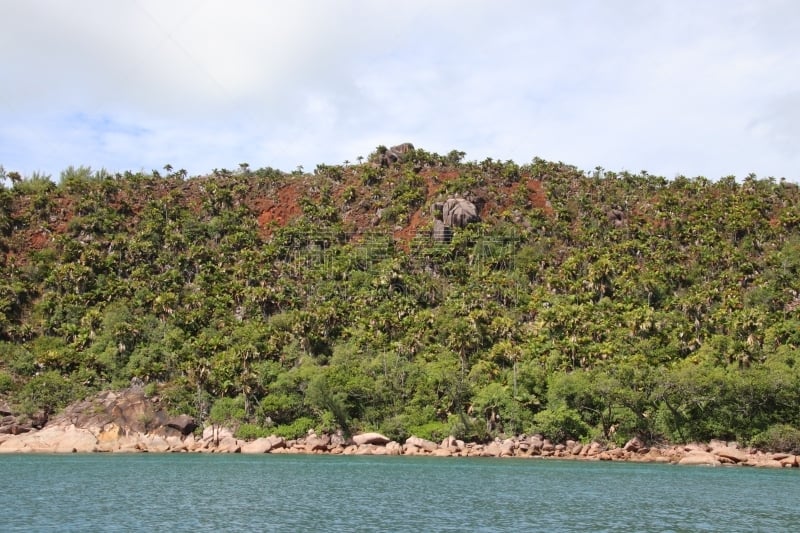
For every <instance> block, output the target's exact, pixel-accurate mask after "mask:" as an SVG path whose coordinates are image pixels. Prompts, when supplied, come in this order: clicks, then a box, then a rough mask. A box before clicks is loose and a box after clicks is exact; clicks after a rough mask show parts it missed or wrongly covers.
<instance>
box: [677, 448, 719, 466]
mask: <svg viewBox="0 0 800 533" xmlns="http://www.w3.org/2000/svg"><path fill="white" fill-rule="evenodd" d="M678 464H679V465H692V466H698V465H702V466H719V465H721V464H722V463H720V461H719V458H717V456H716V455H714V454H713V453H710V452H704V451H700V450H692V451H690V452H689V453H688V454H687V455H686V456H685V457H683V458H682V459H681V460H680V461H678Z"/></svg>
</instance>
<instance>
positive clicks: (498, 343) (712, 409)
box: [0, 144, 800, 466]
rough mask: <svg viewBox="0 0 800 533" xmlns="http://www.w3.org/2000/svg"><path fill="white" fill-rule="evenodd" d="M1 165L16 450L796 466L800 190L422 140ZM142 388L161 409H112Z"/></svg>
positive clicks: (7, 404)
mask: <svg viewBox="0 0 800 533" xmlns="http://www.w3.org/2000/svg"><path fill="white" fill-rule="evenodd" d="M6 177H7V178H10V180H11V182H12V184H11V185H9V186H4V187H3V188H2V189H0V252H2V260H1V261H0V268H1V269H2V276H0V411H2V414H0V451H3V450H6V451H8V450H11V449H14V448H15V447H16V448H19V449H25V450H29V451H30V450H34V449H39V450H40V451H41V450H44V449H45V448H46V449H47V450H50V451H55V448H52V447H49V446H50V445H49V444H48V445H42V443H43V442H51V443H52V442H53V441H52V440H50V441H48V440H47V439H49V438H51V437H52V435H54V434H57V433H58V432H61V433H62V434H61V435H60V437H59V438H61V439H62V440H61V441H60V442H61V443H62V444H63V446H61V448H58V449H59V450H60V451H72V450H79V449H80V450H86V449H87V447H89V449H97V450H109V451H110V450H114V451H120V450H123V449H126V450H127V449H142V450H144V449H148V450H150V451H165V450H167V449H169V450H180V449H185V450H190V449H191V450H194V449H196V448H197V447H201V448H203V449H207V450H210V449H218V450H221V449H222V448H219V447H220V446H227V445H228V444H230V445H231V446H233V448H232V450H233V451H235V449H236V448H237V447H238V449H240V450H241V451H244V450H245V448H244V446H245V444H244V443H245V442H248V443H250V445H252V446H255V445H254V444H253V443H256V442H258V443H259V445H260V446H266V444H265V442H266V441H267V440H269V441H270V443H271V444H269V447H270V450H280V449H292V450H294V449H295V446H297V447H298V448H297V449H302V450H303V451H316V450H319V449H321V448H320V446H325V447H326V450H327V451H333V450H339V451H341V452H342V453H344V451H345V450H348V449H349V450H350V451H351V452H354V451H355V450H358V449H372V448H362V447H369V446H372V447H374V449H379V450H382V451H379V452H377V453H383V452H385V451H388V450H391V449H397V446H400V448H401V450H402V453H414V452H413V451H411V452H409V451H408V450H413V449H425V446H427V447H429V448H430V447H431V446H430V445H429V444H425V443H434V444H435V446H436V449H435V450H434V449H431V450H428V451H426V452H425V453H433V452H434V451H436V450H441V449H447V450H448V451H449V452H450V453H451V454H461V455H470V454H482V453H484V451H485V450H487V449H490V448H491V447H492V446H494V447H495V448H491V449H492V450H495V451H497V450H500V449H501V448H503V447H505V448H504V449H506V450H508V449H509V447H511V448H510V449H513V454H514V455H517V454H526V453H528V454H534V451H536V450H538V453H539V455H543V452H544V454H549V453H550V452H552V454H551V455H556V454H558V455H562V456H566V455H575V456H581V454H583V455H585V456H589V455H590V454H591V456H592V457H595V456H597V457H599V455H600V454H601V453H609V454H611V453H612V452H613V454H617V455H620V456H625V454H628V456H630V457H634V456H636V457H638V456H646V455H647V454H650V455H655V454H656V452H654V451H653V450H662V451H659V452H657V453H658V454H659V455H660V456H665V454H666V456H667V457H668V460H673V459H671V458H669V457H675V454H672V455H670V453H671V452H669V453H667V452H663V450H666V449H667V448H663V446H666V445H675V446H673V447H672V448H669V449H674V450H678V451H676V452H675V453H676V454H678V455H681V454H685V453H688V452H687V447H686V446H683V444H684V443H691V442H705V443H709V444H710V443H715V444H714V446H710V445H703V446H702V447H700V448H702V450H700V451H697V453H701V452H703V453H712V454H713V453H714V452H713V450H719V449H722V448H724V450H723V452H724V453H725V454H727V456H726V455H720V454H719V453H717V454H716V455H715V457H716V459H714V460H716V461H720V462H725V461H731V462H738V463H748V462H749V461H750V459H749V458H748V457H749V455H747V454H750V455H753V454H755V453H756V450H764V451H769V452H772V453H773V455H771V456H769V457H768V459H769V460H773V461H777V462H781V461H782V462H783V463H782V464H784V465H789V466H793V465H796V464H797V462H796V460H795V458H794V455H793V454H797V453H798V452H800V429H798V428H800V366H799V365H798V364H797V363H798V360H797V359H798V346H800V327H798V326H800V315H799V314H798V313H800V310H799V309H798V308H800V276H798V272H799V271H800V227H799V225H800V202H799V201H798V200H800V191H799V190H798V186H797V184H795V183H791V182H787V181H785V180H775V179H773V178H758V177H757V176H754V175H750V176H746V177H740V178H739V179H735V178H734V177H721V178H715V179H713V180H712V179H706V178H702V177H693V178H686V177H682V176H679V177H676V178H673V179H665V178H663V177H660V176H652V175H650V174H648V173H646V172H640V173H636V174H633V173H629V172H611V171H606V170H604V169H602V168H597V169H594V170H592V171H588V172H587V171H581V170H579V169H577V168H575V167H573V166H570V165H567V164H563V163H553V162H548V161H544V160H541V159H538V158H534V159H533V160H532V161H531V162H530V163H527V164H517V163H515V162H513V161H495V160H492V159H486V160H484V161H480V162H478V161H464V153H463V152H459V151H457V150H453V151H451V152H450V153H448V154H446V155H439V154H435V153H430V152H426V151H425V150H422V149H420V148H415V147H413V146H411V145H409V144H406V145H400V146H398V147H393V148H386V147H378V149H377V150H376V151H375V152H374V153H372V154H371V155H370V156H369V157H368V158H366V159H362V158H358V159H357V160H356V161H355V162H345V163H343V164H341V165H324V164H320V165H318V166H317V168H316V169H314V170H313V172H306V171H305V170H304V169H302V168H298V169H296V170H295V171H294V172H282V171H279V170H275V169H272V168H260V169H251V168H250V167H249V166H248V165H246V164H242V165H240V168H238V169H236V170H234V171H229V170H225V169H222V170H215V171H214V172H213V173H211V174H209V175H206V176H197V177H188V176H186V172H184V171H182V170H177V171H176V170H174V169H173V168H171V167H170V166H169V165H167V166H166V167H165V168H164V169H163V171H158V172H157V171H153V172H151V173H144V172H139V173H132V172H126V173H124V174H114V175H111V174H108V173H106V172H103V171H99V172H93V171H91V170H90V169H87V168H82V167H81V168H69V169H67V170H65V171H64V172H63V173H62V175H61V176H60V178H59V179H58V180H56V181H54V180H52V179H50V177H48V176H41V175H32V176H20V175H19V174H16V173H13V172H8V173H6ZM6 183H8V181H6ZM132 394H133V395H139V396H140V397H141V399H140V400H137V401H141V402H144V403H142V405H145V404H146V405H151V404H152V405H153V406H154V407H149V408H147V409H144V408H143V409H141V410H140V411H135V410H134V411H132V413H134V414H131V415H130V416H128V415H126V416H125V417H122V418H120V409H121V408H119V409H117V410H115V406H116V407H119V405H120V402H122V404H124V403H125V401H127V400H125V401H122V400H124V399H125V398H130V397H131V395H132ZM139 396H137V397H139ZM131 401H132V400H131ZM86 402H89V403H88V404H87V403H86ZM128 403H131V402H128ZM133 403H135V402H133ZM81 406H83V407H81ZM87 406H88V407H87ZM81 409H83V411H81ZM86 409H88V410H89V412H87V411H86ZM122 412H127V411H125V410H124V409H122ZM203 428H205V430H204V429H203ZM220 428H226V429H220ZM228 430H230V431H228ZM67 434H69V435H72V437H67V436H66V435H67ZM78 434H80V435H81V436H80V437H76V435H78ZM86 434H88V435H90V437H86ZM204 434H205V436H204ZM48 435H50V436H51V437H48ZM364 435H377V437H374V438H375V439H377V441H374V442H373V438H372V437H370V438H369V439H368V440H369V442H362V443H359V441H358V439H361V440H364V439H367V437H364ZM145 436H146V437H145ZM68 438H80V439H84V438H85V441H81V442H83V444H80V445H79V443H78V442H77V441H73V442H72V444H68V443H67V442H68ZM156 438H158V439H162V440H158V441H154V440H152V439H156ZM147 439H151V440H147ZM225 439H229V440H228V441H226V440H225ZM309 439H310V442H309ZM314 439H319V440H320V441H322V442H325V441H326V440H327V442H326V443H325V444H319V442H318V441H317V440H314ZM715 439H717V440H715ZM90 440H91V442H89V441H90ZM232 441H235V442H233V444H231V442H232ZM378 441H381V443H378ZM734 441H735V443H736V444H732V443H733V442H734ZM226 442H227V444H223V443H226ZM281 442H282V443H283V445H281V444H278V443H281ZM24 443H27V444H24ZM148 443H150V444H148ZM165 443H166V444H165ZM198 443H202V444H198ZM236 443H238V444H236ZM391 443H397V444H396V445H395V444H391ZM415 443H416V444H415ZM459 443H462V444H459ZM590 443H594V444H590ZM721 443H724V445H722V444H721ZM151 444H152V446H151ZM390 444H391V445H390ZM417 444H420V446H417ZM423 444H424V446H422V445H423ZM540 445H541V446H540ZM165 446H166V447H165ZM352 446H355V448H352ZM37 447H38V448H37ZM300 447H302V448H300ZM309 447H310V448H309ZM559 447H560V448H559ZM579 447H580V449H579ZM551 448H552V449H551ZM692 449H694V448H692ZM454 450H455V451H454ZM476 450H480V452H476ZM576 450H577V453H576ZM584 450H585V451H584ZM614 450H621V451H619V452H617V451H614ZM643 450H647V451H646V452H643ZM680 450H683V452H681V451H680ZM731 450H733V451H731ZM22 451H24V450H22ZM473 452H474V453H473ZM751 452H752V453H751ZM436 453H439V454H445V452H441V451H437V452H436ZM486 453H488V454H495V452H494V451H492V452H486ZM503 453H505V452H502V451H497V453H496V455H502V454H503ZM734 454H737V455H736V456H735V457H734ZM742 454H745V455H747V457H745V455H742ZM681 456H682V455H681ZM728 456H730V457H728ZM736 457H738V459H737V458H736ZM612 458H615V457H614V456H613V455H612ZM706 459H707V460H708V461H711V459H709V458H708V457H706ZM676 460H680V459H676ZM773 464H774V463H773Z"/></svg>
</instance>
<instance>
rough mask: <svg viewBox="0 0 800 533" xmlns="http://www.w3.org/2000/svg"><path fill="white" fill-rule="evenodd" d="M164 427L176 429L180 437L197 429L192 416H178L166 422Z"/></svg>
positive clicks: (195, 421)
mask: <svg viewBox="0 0 800 533" xmlns="http://www.w3.org/2000/svg"><path fill="white" fill-rule="evenodd" d="M164 425H165V426H167V427H170V428H173V429H177V430H178V431H179V432H180V433H181V435H188V434H189V433H191V432H193V431H194V430H195V429H197V420H195V419H194V417H193V416H189V415H178V416H173V417H172V418H170V419H169V420H167V422H166V423H165V424H164Z"/></svg>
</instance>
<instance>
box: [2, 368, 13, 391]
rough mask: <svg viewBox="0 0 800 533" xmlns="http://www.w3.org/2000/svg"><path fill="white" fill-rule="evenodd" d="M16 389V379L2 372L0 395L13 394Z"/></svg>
mask: <svg viewBox="0 0 800 533" xmlns="http://www.w3.org/2000/svg"><path fill="white" fill-rule="evenodd" d="M13 389H14V378H13V377H11V375H10V374H9V373H8V372H3V371H2V370H0V394H5V393H7V392H11V391H12V390H13Z"/></svg>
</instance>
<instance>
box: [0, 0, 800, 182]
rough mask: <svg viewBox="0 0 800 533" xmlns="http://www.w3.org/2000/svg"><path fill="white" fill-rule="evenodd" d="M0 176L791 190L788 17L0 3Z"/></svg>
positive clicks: (752, 6) (530, 1) (498, 1)
mask: <svg viewBox="0 0 800 533" xmlns="http://www.w3.org/2000/svg"><path fill="white" fill-rule="evenodd" d="M0 20H2V21H3V30H2V32H0V165H3V167H4V168H5V169H6V170H7V171H11V170H16V171H19V172H21V173H22V174H23V175H28V174H30V173H31V172H34V171H39V172H44V173H48V174H51V175H52V176H53V178H54V179H57V178H58V175H59V172H60V171H61V170H63V169H64V168H66V167H67V166H69V165H89V166H91V167H92V168H94V169H99V168H101V167H102V168H106V169H108V170H110V171H112V172H113V171H122V170H134V171H135V170H141V169H144V170H150V169H154V168H155V169H160V168H162V167H163V166H164V165H165V164H167V163H169V164H171V165H172V166H173V167H175V168H176V169H177V168H184V169H186V170H187V171H188V172H189V174H190V175H195V174H204V173H208V172H210V171H211V170H212V169H214V168H230V169H234V168H237V167H238V165H239V163H242V162H247V163H249V164H250V165H251V167H254V168H255V167H261V166H272V167H276V168H280V169H283V170H293V169H295V168H296V167H297V166H298V165H303V166H304V167H305V168H306V169H307V170H311V169H313V168H314V166H315V165H316V164H317V163H327V164H336V163H341V162H343V161H345V160H350V161H355V160H356V158H357V157H358V156H360V155H362V156H366V155H368V154H369V153H370V152H371V151H373V150H374V148H375V147H376V146H377V145H379V144H385V145H392V144H397V143H400V142H405V141H410V142H413V143H414V144H415V145H416V146H418V147H422V148H425V149H426V150H429V151H435V152H439V153H447V152H448V151H450V150H452V149H458V150H463V151H465V152H466V153H467V156H466V158H467V159H468V160H482V159H484V158H486V157H492V158H494V159H503V160H505V159H513V160H515V161H516V162H518V163H527V162H529V161H530V160H531V159H533V157H541V158H544V159H548V160H555V161H563V162H565V163H570V164H574V165H576V166H578V167H579V168H582V169H586V170H590V169H593V168H594V167H596V166H602V167H604V168H606V169H609V170H617V171H619V170H629V171H632V172H638V171H640V170H647V171H648V172H650V173H651V174H659V175H663V176H666V177H667V178H672V177H674V176H676V175H678V174H683V175H686V176H697V175H704V176H706V177H708V178H712V179H716V178H719V177H721V176H726V175H730V174H733V175H736V176H738V177H743V176H746V175H747V174H748V173H750V172H754V173H756V174H757V175H758V176H759V177H766V176H774V177H776V178H780V177H785V178H786V179H789V180H791V181H800V150H799V149H798V147H800V32H798V31H797V25H798V23H800V2H795V1H793V0H751V1H742V0H726V1H717V0H706V1H702V0H693V1H684V0H668V1H666V0H665V1H645V0H602V1H601V0H597V1H589V0H575V1H539V0H527V1H513V0H495V1H488V0H487V1H473V0H453V1H450V0H439V1H437V0H427V1H416V0H406V1H404V2H397V1H392V2H389V1H382V0H315V1H311V0H293V1H291V2H288V1H286V0H281V1H273V0H264V1H258V0H224V1H223V0H206V1H202V0H183V1H181V0H170V1H168V2H167V1H163V0H114V1H109V0H71V1H68V2H67V1H61V0H0Z"/></svg>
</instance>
